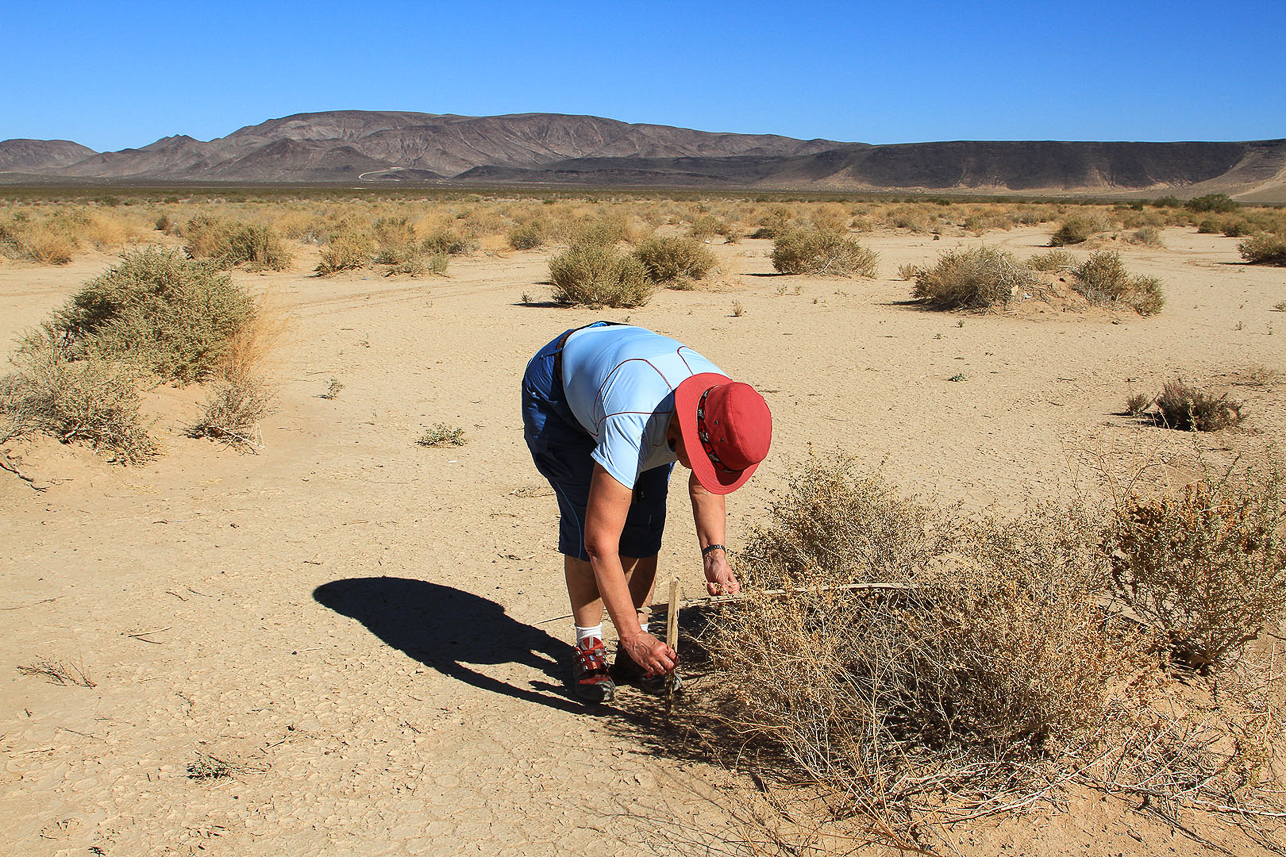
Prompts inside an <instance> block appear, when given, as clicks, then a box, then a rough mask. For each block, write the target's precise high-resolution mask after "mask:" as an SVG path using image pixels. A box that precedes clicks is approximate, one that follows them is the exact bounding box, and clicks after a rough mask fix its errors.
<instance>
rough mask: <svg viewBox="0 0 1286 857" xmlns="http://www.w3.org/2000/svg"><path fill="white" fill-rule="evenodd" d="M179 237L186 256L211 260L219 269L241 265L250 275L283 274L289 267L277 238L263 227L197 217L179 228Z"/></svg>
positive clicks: (272, 230)
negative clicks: (251, 272)
mask: <svg viewBox="0 0 1286 857" xmlns="http://www.w3.org/2000/svg"><path fill="white" fill-rule="evenodd" d="M183 237H184V239H185V241H186V243H185V245H184V249H185V250H186V251H187V254H188V255H189V256H192V257H194V258H202V259H213V260H215V261H216V262H218V263H219V266H220V267H223V268H231V267H234V266H236V265H242V264H245V265H248V266H249V268H250V270H252V271H255V270H258V271H263V270H270V271H284V270H286V269H287V268H289V267H290V251H289V250H287V249H286V245H285V244H284V243H282V240H281V236H280V235H279V234H277V231H276V230H275V229H273V228H272V227H271V226H267V225H264V224H260V223H243V222H239V221H235V220H229V219H227V218H221V217H214V216H212V215H210V214H198V215H197V216H196V217H193V218H192V219H191V220H189V221H188V224H187V226H185V227H183Z"/></svg>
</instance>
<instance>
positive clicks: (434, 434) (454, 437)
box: [416, 423, 467, 447]
mask: <svg viewBox="0 0 1286 857" xmlns="http://www.w3.org/2000/svg"><path fill="white" fill-rule="evenodd" d="M416 443H417V444H419V445H420V446H428V447H441V446H464V445H465V443H467V439H466V438H465V436H464V429H462V428H459V427H454V428H453V427H452V426H449V425H447V424H446V423H435V424H434V425H433V426H431V427H430V428H427V429H425V430H424V434H422V435H420V438H419V440H417V441H416Z"/></svg>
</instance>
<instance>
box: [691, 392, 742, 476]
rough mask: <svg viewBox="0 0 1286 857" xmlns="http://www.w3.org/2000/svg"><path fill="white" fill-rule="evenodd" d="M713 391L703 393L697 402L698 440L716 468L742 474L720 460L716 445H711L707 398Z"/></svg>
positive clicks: (725, 471)
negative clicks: (707, 427)
mask: <svg viewBox="0 0 1286 857" xmlns="http://www.w3.org/2000/svg"><path fill="white" fill-rule="evenodd" d="M713 389H714V387H711V388H709V389H708V390H706V391H705V392H704V393H702V394H701V399H700V400H699V401H698V402H697V438H698V439H699V440H700V441H701V448H702V449H704V450H705V452H706V455H707V456H708V457H709V459H710V461H711V462H713V463H714V466H715V467H718V468H719V469H720V470H722V471H723V472H724V473H740V472H741V471H739V470H733V469H732V468H731V467H729V466H727V465H726V464H724V463H723V462H722V461H721V460H720V459H719V456H718V455H717V454H716V453H715V451H714V445H713V444H711V443H710V432H708V431H706V396H708V395H710V390H713Z"/></svg>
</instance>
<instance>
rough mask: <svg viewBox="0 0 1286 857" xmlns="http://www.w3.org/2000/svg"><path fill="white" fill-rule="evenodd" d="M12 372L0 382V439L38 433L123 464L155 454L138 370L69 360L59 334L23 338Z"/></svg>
mask: <svg viewBox="0 0 1286 857" xmlns="http://www.w3.org/2000/svg"><path fill="white" fill-rule="evenodd" d="M14 364H15V365H16V367H17V371H16V372H13V373H11V374H9V375H6V376H5V377H3V378H0V413H3V414H4V416H5V421H6V424H7V426H6V428H4V429H3V430H0V441H6V440H9V439H11V438H13V437H18V436H21V435H24V434H27V433H29V432H41V433H44V434H48V435H51V436H53V437H56V438H58V439H59V440H60V441H62V442H63V443H80V444H83V445H85V446H89V447H91V448H92V449H94V450H95V451H105V452H108V453H110V454H111V455H112V457H113V458H114V459H115V460H117V461H120V462H121V463H123V464H134V463H137V462H141V461H146V460H147V459H149V458H152V457H153V456H154V455H156V452H157V447H156V442H155V441H153V440H152V438H151V436H150V435H149V434H148V431H147V426H146V425H144V423H143V420H142V417H141V416H140V413H139V404H140V402H139V397H138V389H137V387H138V380H139V378H138V371H137V370H136V369H134V368H133V367H132V366H130V365H128V364H124V363H120V362H117V361H112V360H104V359H101V358H98V357H94V356H90V357H88V358H86V359H82V360H73V359H71V358H70V357H69V356H68V353H67V349H66V348H65V346H64V343H63V341H62V340H61V338H60V337H59V336H57V335H56V334H54V333H53V332H52V331H49V330H44V331H41V332H39V333H36V334H32V335H30V336H28V337H27V339H26V341H25V342H24V344H23V347H22V349H21V350H20V351H19V352H18V354H17V356H16V357H15V358H14Z"/></svg>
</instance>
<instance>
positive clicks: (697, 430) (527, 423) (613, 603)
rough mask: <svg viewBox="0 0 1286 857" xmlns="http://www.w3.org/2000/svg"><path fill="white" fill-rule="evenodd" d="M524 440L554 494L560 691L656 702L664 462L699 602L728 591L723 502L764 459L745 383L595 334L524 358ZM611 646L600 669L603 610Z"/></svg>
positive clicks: (657, 339) (765, 422)
mask: <svg viewBox="0 0 1286 857" xmlns="http://www.w3.org/2000/svg"><path fill="white" fill-rule="evenodd" d="M522 409H523V426H524V437H525V438H526V441H527V447H528V448H529V449H530V450H531V456H532V459H533V460H534V461H535V463H536V469H537V470H539V471H540V473H541V475H543V476H544V477H545V478H546V479H548V480H549V484H550V485H552V486H553V488H554V492H555V494H556V495H557V497H558V509H559V513H560V521H559V527H558V550H559V552H560V553H562V554H563V557H564V560H563V568H564V572H565V575H566V578H567V593H568V596H569V597H570V599H571V605H572V614H573V616H574V618H575V623H576V650H575V655H574V659H573V664H572V684H571V686H572V690H573V691H574V692H575V694H576V695H577V696H578V697H580V698H581V699H583V700H586V701H589V702H606V701H609V700H611V699H612V698H613V697H614V695H615V693H616V680H617V679H619V680H621V681H631V682H635V683H638V684H639V685H640V686H641V687H643V688H644V689H645V690H649V691H652V692H658V691H660V690H661V688H663V687H664V682H663V679H664V676H666V675H667V674H669V673H672V672H673V671H674V669H675V666H676V661H677V655H676V654H675V652H674V650H673V649H671V648H670V646H668V645H666V644H665V643H663V642H661V641H660V640H658V639H657V638H656V637H655V636H653V635H652V634H650V633H648V629H647V626H646V622H645V619H646V615H647V610H648V606H649V604H650V603H651V598H652V587H653V584H654V583H655V581H656V562H657V554H658V553H659V552H660V549H661V535H662V531H663V530H664V528H665V502H666V493H667V490H668V487H669V479H670V471H671V470H672V469H673V467H674V462H676V461H677V462H679V463H680V464H682V465H683V466H684V467H688V468H690V469H691V471H692V473H691V475H690V477H689V479H688V496H689V498H690V499H691V501H692V515H693V519H694V520H695V522H696V534H697V541H698V543H699V544H700V546H701V556H702V561H703V564H704V570H705V578H706V586H707V589H708V590H709V592H710V594H712V595H714V594H718V593H719V592H724V593H726V594H736V593H737V592H738V591H739V590H740V588H741V587H740V584H739V583H738V582H737V579H736V577H735V576H734V575H733V573H732V569H731V568H730V567H729V565H728V558H727V554H726V551H725V549H724V546H723V541H724V527H725V511H724V495H725V494H728V493H730V492H732V491H735V490H736V489H737V488H739V487H740V486H741V485H743V484H744V483H745V481H746V480H747V479H749V478H750V475H751V474H752V473H754V471H755V468H756V467H757V466H758V465H759V462H761V461H763V459H764V457H765V456H766V455H767V454H768V447H769V444H770V442H771V440H772V415H771V414H770V413H769V411H768V405H767V403H766V402H765V401H764V399H763V397H762V396H761V395H759V393H757V392H756V391H755V390H754V388H753V387H751V386H750V385H748V384H741V383H737V382H734V381H732V380H730V379H729V378H728V377H727V376H726V375H724V374H723V372H721V371H720V370H719V367H717V366H715V365H714V364H713V363H711V362H710V361H709V360H707V359H706V358H704V357H702V356H701V355H700V354H698V353H697V352H695V351H693V350H692V349H690V348H688V347H687V346H685V345H682V344H680V343H679V342H677V341H675V340H673V339H671V338H669V337H667V336H661V335H660V334H657V333H653V332H652V331H649V330H644V329H643V328H640V327H633V326H630V325H618V324H612V323H609V322H601V321H600V322H595V323H594V324H591V325H588V326H586V327H582V328H577V329H574V330H569V331H566V332H565V333H563V334H562V335H561V336H559V337H558V338H556V339H554V340H553V341H552V342H550V343H549V344H548V345H546V346H545V347H544V348H542V349H540V351H539V352H537V353H536V356H535V357H533V358H532V359H531V361H530V362H529V363H528V364H527V371H526V373H525V375H524V376H523V385H522ZM604 606H606V608H607V613H608V615H609V616H610V617H611V619H612V624H613V625H614V626H615V627H616V633H617V637H618V638H619V641H620V642H619V645H618V648H617V658H616V663H615V665H614V667H613V668H612V669H611V670H610V671H609V670H608V668H607V655H606V650H605V648H604V646H603V639H602V638H603V626H602V622H603V609H604Z"/></svg>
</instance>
